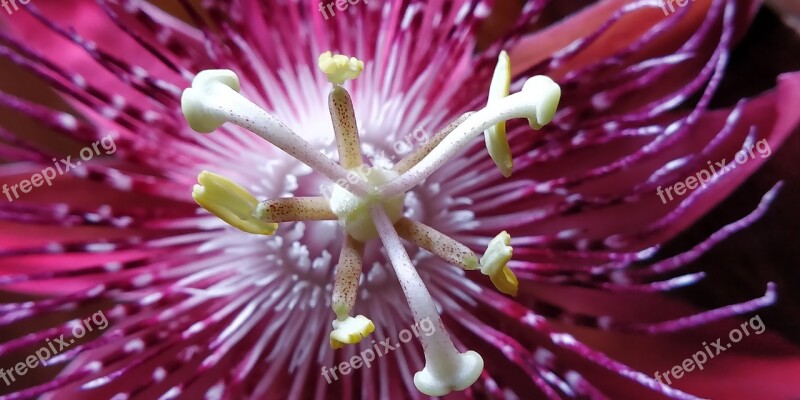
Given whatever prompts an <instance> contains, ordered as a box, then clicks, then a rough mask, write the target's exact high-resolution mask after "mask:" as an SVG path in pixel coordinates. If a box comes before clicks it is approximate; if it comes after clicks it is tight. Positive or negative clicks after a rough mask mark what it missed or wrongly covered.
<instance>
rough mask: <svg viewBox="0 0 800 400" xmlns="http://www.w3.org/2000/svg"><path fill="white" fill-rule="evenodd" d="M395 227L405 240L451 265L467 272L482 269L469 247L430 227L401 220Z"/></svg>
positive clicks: (405, 219) (408, 220)
mask: <svg viewBox="0 0 800 400" xmlns="http://www.w3.org/2000/svg"><path fill="white" fill-rule="evenodd" d="M394 227H395V229H397V233H398V234H399V235H400V237H402V238H403V239H405V240H408V241H409V242H412V243H414V244H416V245H417V246H419V247H422V248H423V249H425V250H428V251H430V252H431V253H433V254H436V255H437V256H439V257H441V258H442V259H443V260H445V261H447V262H448V263H450V264H453V265H458V266H460V267H461V268H463V269H465V270H473V269H478V268H480V265H479V264H478V256H477V255H475V253H473V252H472V250H470V249H469V247H467V246H465V245H463V244H461V243H459V242H458V241H457V240H455V239H453V238H451V237H450V236H447V235H445V234H444V233H442V232H439V231H437V230H436V229H433V228H431V227H430V226H428V225H425V224H423V223H421V222H417V221H413V220H410V219H408V218H401V219H400V220H399V221H397V222H396V223H395V224H394Z"/></svg>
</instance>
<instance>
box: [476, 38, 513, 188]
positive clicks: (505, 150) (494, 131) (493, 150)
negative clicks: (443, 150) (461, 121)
mask: <svg viewBox="0 0 800 400" xmlns="http://www.w3.org/2000/svg"><path fill="white" fill-rule="evenodd" d="M510 88H511V60H510V59H509V58H508V53H506V52H505V51H501V52H500V56H499V57H498V59H497V66H496V67H495V69H494V76H492V83H491V85H490V86H489V99H488V102H487V105H492V104H495V103H497V101H498V100H500V99H503V98H505V97H506V96H508V92H509V90H510ZM483 137H484V141H485V142H486V150H488V151H489V156H490V157H492V160H493V161H494V163H495V165H497V168H499V169H500V173H501V174H503V176H504V177H506V178H508V177H509V176H511V171H512V170H513V167H514V164H513V161H512V160H511V146H510V145H509V144H508V137H507V136H506V123H505V121H503V122H501V123H499V124H497V125H495V126H492V127H490V128H489V129H487V130H486V132H484V136H483Z"/></svg>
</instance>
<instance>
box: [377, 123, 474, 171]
mask: <svg viewBox="0 0 800 400" xmlns="http://www.w3.org/2000/svg"><path fill="white" fill-rule="evenodd" d="M472 114H474V112H472V111H470V112H466V113H464V114H461V116H460V117H458V118H456V119H455V120H453V122H451V123H450V124H448V125H447V126H445V127H444V129H442V130H440V131H439V132H437V133H436V134H435V135H433V137H432V138H431V139H430V140H429V141H427V142H426V143H424V144H423V145H422V146H420V147H419V148H417V149H415V150H414V151H412V152H411V153H410V154H409V155H407V156H405V157H404V158H403V159H402V160H400V161H399V162H398V163H397V164H395V166H394V168H392V170H393V171H394V172H397V173H398V174H402V173H404V172H406V171H408V170H409V169H410V168H411V167H413V166H414V165H416V164H417V163H418V162H419V161H420V160H422V159H423V158H425V156H427V155H428V153H430V152H431V150H433V148H434V147H436V145H438V144H439V143H441V142H442V140H444V138H445V137H447V135H449V134H450V132H453V130H455V129H456V128H458V126H459V125H461V124H462V123H463V122H464V121H466V120H467V118H469V116H470V115H472Z"/></svg>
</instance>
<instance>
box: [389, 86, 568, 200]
mask: <svg viewBox="0 0 800 400" xmlns="http://www.w3.org/2000/svg"><path fill="white" fill-rule="evenodd" d="M560 98H561V89H560V88H559V86H558V85H557V84H556V83H555V82H553V81H552V80H551V79H550V78H548V77H546V76H541V75H539V76H535V77H533V78H530V79H528V81H527V82H526V83H525V85H524V86H523V88H522V90H521V91H520V92H517V93H514V94H512V95H510V96H508V97H505V98H503V99H500V100H498V101H497V102H495V103H493V104H491V105H487V106H486V107H485V108H483V109H481V110H479V111H477V112H475V113H474V114H472V116H470V117H469V118H467V120H466V121H464V123H463V124H461V125H459V126H458V128H456V129H455V130H454V131H453V132H452V133H450V134H449V135H447V137H446V138H444V140H442V142H441V143H439V145H437V146H436V147H435V148H434V149H433V150H431V152H430V153H429V154H428V155H427V156H425V158H423V159H422V160H421V161H420V162H419V163H417V165H415V166H413V167H412V168H411V169H409V170H408V171H407V172H405V173H404V174H402V175H400V176H399V177H398V178H397V179H394V180H392V181H390V182H387V183H386V184H384V185H381V186H380V187H378V189H377V193H378V195H379V196H395V195H397V194H400V193H405V192H407V191H409V190H410V189H411V188H413V187H414V186H417V185H418V184H420V182H422V181H423V180H425V179H426V178H427V177H429V176H430V175H431V174H433V173H434V172H435V171H436V170H438V169H439V168H441V167H442V166H444V165H445V164H446V163H447V162H448V161H449V160H450V159H452V158H453V157H455V156H456V154H458V152H459V151H461V150H463V149H464V148H465V147H467V146H468V145H469V144H470V142H471V141H472V139H474V138H475V137H477V136H478V135H480V134H481V133H483V131H485V130H487V129H488V128H489V127H491V126H494V125H496V124H498V123H499V122H502V121H507V120H510V119H514V118H527V119H528V121H529V123H530V125H531V127H532V128H534V129H540V128H541V127H543V126H544V125H547V124H548V123H550V121H551V120H552V118H553V115H554V114H555V110H556V108H557V106H558V101H559V99H560Z"/></svg>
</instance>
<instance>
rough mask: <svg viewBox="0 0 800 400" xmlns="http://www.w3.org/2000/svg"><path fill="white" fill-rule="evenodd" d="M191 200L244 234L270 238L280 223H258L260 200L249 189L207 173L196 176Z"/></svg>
mask: <svg viewBox="0 0 800 400" xmlns="http://www.w3.org/2000/svg"><path fill="white" fill-rule="evenodd" d="M197 182H199V183H200V184H199V185H194V189H193V190H192V197H193V198H194V201H196V202H197V204H199V205H200V206H201V207H203V208H205V209H206V210H208V211H209V212H210V213H212V214H214V215H216V216H217V217H218V218H219V219H221V220H223V221H225V222H227V223H228V224H229V225H231V226H233V227H235V228H238V229H240V230H242V231H245V232H249V233H255V234H259V235H271V234H273V233H274V232H275V229H277V228H278V224H271V223H267V222H264V221H261V220H259V219H258V218H256V217H255V216H254V212H255V210H256V207H258V200H256V198H255V197H253V195H251V194H250V192H248V191H247V189H245V188H243V187H242V186H240V185H238V184H236V183H234V182H232V181H231V180H230V179H228V178H226V177H224V176H222V175H217V174H214V173H211V172H208V171H203V172H201V173H200V175H199V176H198V177H197Z"/></svg>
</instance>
